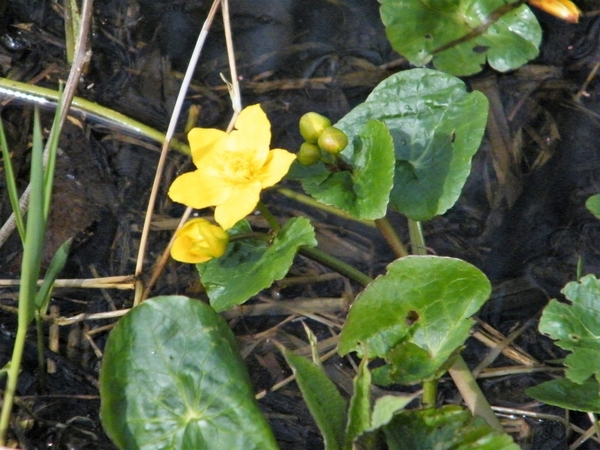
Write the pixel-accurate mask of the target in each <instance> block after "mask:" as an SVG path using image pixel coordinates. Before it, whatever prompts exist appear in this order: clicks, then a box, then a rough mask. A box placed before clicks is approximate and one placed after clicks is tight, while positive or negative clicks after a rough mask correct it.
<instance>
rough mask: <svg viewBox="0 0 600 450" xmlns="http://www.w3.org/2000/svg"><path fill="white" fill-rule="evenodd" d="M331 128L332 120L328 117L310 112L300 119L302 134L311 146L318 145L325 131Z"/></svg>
mask: <svg viewBox="0 0 600 450" xmlns="http://www.w3.org/2000/svg"><path fill="white" fill-rule="evenodd" d="M330 126H331V120H329V119H328V118H327V117H325V116H322V115H321V114H317V113H316V112H309V113H306V114H304V115H303V116H302V117H301V118H300V134H301V135H302V137H303V138H304V140H305V141H306V142H308V143H309V144H316V143H317V141H318V140H319V136H321V133H322V132H323V130H324V129H325V128H327V127H330Z"/></svg>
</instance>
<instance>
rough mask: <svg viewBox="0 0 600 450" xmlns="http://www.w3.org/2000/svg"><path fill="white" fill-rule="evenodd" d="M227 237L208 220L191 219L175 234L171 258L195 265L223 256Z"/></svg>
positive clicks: (223, 231)
mask: <svg viewBox="0 0 600 450" xmlns="http://www.w3.org/2000/svg"><path fill="white" fill-rule="evenodd" d="M228 243H229V235H228V234H227V232H226V231H225V230H223V228H221V227H219V226H217V225H213V224H212V223H210V222H209V221H208V220H204V219H192V220H190V221H189V222H187V223H186V224H185V225H184V226H182V227H181V228H180V229H179V230H177V233H175V241H174V242H173V246H172V247H171V257H172V258H173V259H176V260H177V261H181V262H184V263H190V264H197V263H201V262H205V261H208V260H209V259H212V258H219V257H220V256H223V253H225V250H226V249H227V244H228Z"/></svg>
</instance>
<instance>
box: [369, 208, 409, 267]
mask: <svg viewBox="0 0 600 450" xmlns="http://www.w3.org/2000/svg"><path fill="white" fill-rule="evenodd" d="M375 225H377V229H378V230H379V232H380V233H381V234H382V235H383V237H384V238H385V240H386V241H387V242H388V244H390V247H392V250H393V251H394V253H395V254H396V256H397V257H398V258H403V257H405V256H408V250H406V247H405V246H404V244H403V243H402V240H401V239H400V237H399V236H398V233H396V230H394V227H392V224H391V223H390V221H389V220H388V219H387V217H382V218H381V219H375Z"/></svg>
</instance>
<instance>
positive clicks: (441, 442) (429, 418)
mask: <svg viewBox="0 0 600 450" xmlns="http://www.w3.org/2000/svg"><path fill="white" fill-rule="evenodd" d="M384 430H385V435H386V438H387V443H388V446H389V448H390V450H415V449H436V450H519V446H518V445H516V444H515V443H514V442H513V440H512V439H511V438H510V436H509V435H507V434H505V433H501V432H498V431H495V430H494V429H492V428H491V427H490V426H489V425H487V424H486V422H485V421H484V420H483V419H481V418H479V417H473V416H472V415H471V413H470V412H469V411H466V410H464V409H462V408H460V407H458V406H444V407H442V408H438V409H433V408H431V409H425V410H421V411H402V412H401V413H400V414H398V415H397V416H395V417H394V419H393V420H392V421H391V422H390V424H389V425H387V426H386V427H385V428H384Z"/></svg>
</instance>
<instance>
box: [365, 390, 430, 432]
mask: <svg viewBox="0 0 600 450" xmlns="http://www.w3.org/2000/svg"><path fill="white" fill-rule="evenodd" d="M418 395H419V393H418V392H417V393H415V394H410V395H407V394H401V395H384V396H383V397H380V398H378V399H377V401H376V402H375V407H374V408H373V416H372V418H371V428H370V429H369V431H372V430H377V429H378V428H381V427H382V426H384V425H387V424H388V423H390V421H391V420H392V418H393V417H394V414H396V413H397V412H398V411H401V410H403V409H404V408H405V407H406V405H408V404H409V403H410V402H411V401H413V400H414V399H415V398H416V397H417V396H418Z"/></svg>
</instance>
